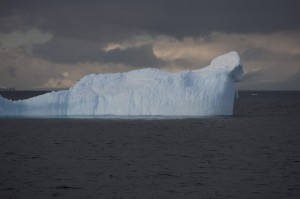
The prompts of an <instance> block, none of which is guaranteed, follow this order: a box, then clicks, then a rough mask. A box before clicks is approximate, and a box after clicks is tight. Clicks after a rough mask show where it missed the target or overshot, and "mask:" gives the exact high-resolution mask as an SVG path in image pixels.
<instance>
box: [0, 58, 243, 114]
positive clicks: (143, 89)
mask: <svg viewBox="0 0 300 199" xmlns="http://www.w3.org/2000/svg"><path fill="white" fill-rule="evenodd" d="M242 77H243V67H242V65H241V64H240V58H239V56H238V54H237V53H236V52H230V53H227V54H224V55H221V56H219V57H217V58H215V59H213V60H212V61H211V63H210V65H209V66H207V67H205V68H201V69H197V70H192V71H189V70H188V71H181V72H177V73H169V72H166V71H162V70H159V69H155V68H146V69H141V70H134V71H130V72H127V73H113V74H91V75H87V76H85V77H83V78H82V79H81V80H80V81H79V82H77V83H76V84H75V85H74V86H73V87H72V88H70V89H69V90H64V91H57V92H51V93H46V94H44V95H40V96H37V97H33V98H30V99H26V100H19V101H11V100H7V99H4V98H2V97H0V115H2V116H67V115H69V116H76V115H100V116H101V115H116V116H151V115H152V116H159V115H160V116H211V115H232V112H233V105H234V98H235V94H236V92H237V91H236V87H235V82H236V81H239V80H241V79H242Z"/></svg>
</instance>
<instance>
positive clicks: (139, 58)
mask: <svg viewBox="0 0 300 199" xmlns="http://www.w3.org/2000/svg"><path fill="white" fill-rule="evenodd" d="M102 61H104V62H109V63H123V64H126V65H129V66H135V67H159V66H162V65H164V64H165V62H164V61H163V60H162V59H159V58H158V57H157V56H156V55H155V54H154V53H153V49H152V46H151V45H144V46H140V47H129V48H126V49H119V48H116V49H112V50H110V51H107V52H106V53H104V54H103V55H102Z"/></svg>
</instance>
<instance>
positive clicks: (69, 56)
mask: <svg viewBox="0 0 300 199" xmlns="http://www.w3.org/2000/svg"><path fill="white" fill-rule="evenodd" d="M58 46H59V48H58ZM33 53H34V55H35V56H36V57H40V58H44V59H47V60H51V61H52V62H55V63H68V64H74V63H78V62H104V63H116V64H119V63H120V64H127V65H130V66H135V67H150V66H151V67H159V66H162V65H163V64H164V61H163V60H161V59H159V58H157V57H156V56H155V55H154V53H153V49H152V46H151V45H144V46H141V47H132V48H127V49H124V50H121V49H118V48H117V49H113V50H110V51H108V52H105V51H103V50H102V45H101V43H99V42H98V43H97V42H91V41H86V40H74V39H68V38H57V37H56V38H53V39H52V40H51V41H49V42H47V43H46V44H44V45H39V46H36V47H35V48H34V50H33Z"/></svg>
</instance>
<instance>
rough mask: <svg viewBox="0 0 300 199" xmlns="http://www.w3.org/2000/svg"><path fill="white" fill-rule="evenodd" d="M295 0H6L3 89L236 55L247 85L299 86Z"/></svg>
mask: <svg viewBox="0 0 300 199" xmlns="http://www.w3.org/2000/svg"><path fill="white" fill-rule="evenodd" d="M299 8H300V1H297V0H247V1H246V0H245V1H243V0H226V1H225V0H218V1H217V0H204V1H202V0H120V1H114V0H107V1H106V0H97V1H96V0H89V1H83V0H81V1H79V0H49V1H46V0H26V1H25V0H1V1H0V87H16V88H17V89H32V88H35V89H37V88H65V87H69V86H72V85H73V84H74V83H75V82H76V81H78V80H79V79H80V78H81V77H83V76H84V75H86V74H89V73H107V72H124V71H129V70H133V69H139V68H145V67H156V68H161V69H163V70H168V71H179V70H186V69H195V68H201V67H204V66H206V65H208V64H209V63H210V61H211V59H213V58H214V57H215V56H218V55H221V54H224V53H227V52H229V51H233V50H235V51H237V52H238V53H239V54H240V56H241V59H242V62H243V65H244V68H245V72H246V75H245V78H244V80H243V81H242V82H240V83H239V88H240V89H260V90H268V89H272V90H274V89H277V90H294V89H298V90H299V89H300V20H299V19H300V12H299Z"/></svg>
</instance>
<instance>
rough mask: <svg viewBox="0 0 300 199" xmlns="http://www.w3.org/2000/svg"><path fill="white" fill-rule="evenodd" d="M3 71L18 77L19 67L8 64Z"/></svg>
mask: <svg viewBox="0 0 300 199" xmlns="http://www.w3.org/2000/svg"><path fill="white" fill-rule="evenodd" d="M2 72H3V73H5V74H7V75H8V76H9V77H12V78H14V77H17V68H16V67H14V66H6V67H5V68H4V69H3V70H2Z"/></svg>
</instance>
